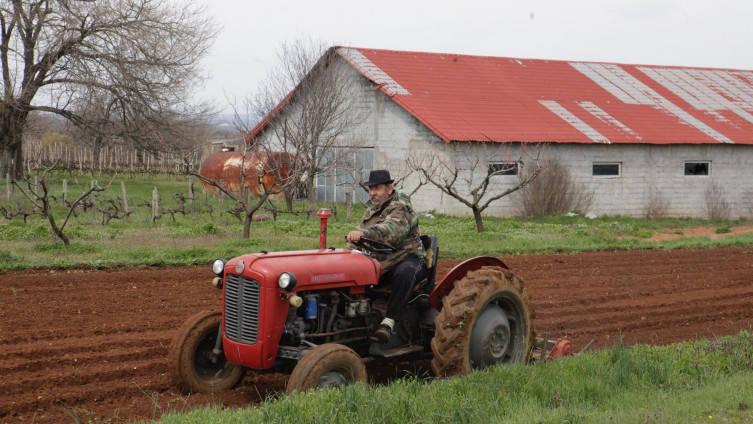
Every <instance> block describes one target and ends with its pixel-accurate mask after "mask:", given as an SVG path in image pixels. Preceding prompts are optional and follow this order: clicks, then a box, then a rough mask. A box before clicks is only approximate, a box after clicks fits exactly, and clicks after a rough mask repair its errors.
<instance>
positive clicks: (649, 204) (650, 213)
mask: <svg viewBox="0 0 753 424" xmlns="http://www.w3.org/2000/svg"><path fill="white" fill-rule="evenodd" d="M669 206H670V205H669V199H668V198H667V197H665V196H664V193H662V192H661V191H654V190H652V191H651V193H649V195H648V199H647V200H646V214H645V216H646V219H662V218H666V217H667V215H668V214H669Z"/></svg>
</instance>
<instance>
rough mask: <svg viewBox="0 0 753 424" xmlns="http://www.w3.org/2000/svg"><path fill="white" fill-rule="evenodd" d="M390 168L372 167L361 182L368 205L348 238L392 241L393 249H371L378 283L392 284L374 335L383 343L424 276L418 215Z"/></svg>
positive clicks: (423, 255) (423, 259) (351, 239)
mask: <svg viewBox="0 0 753 424" xmlns="http://www.w3.org/2000/svg"><path fill="white" fill-rule="evenodd" d="M393 182H394V180H392V179H391V178H390V173H389V171H386V170H374V171H371V172H370V173H369V179H368V181H366V182H365V183H364V185H365V186H366V187H368V191H369V198H370V201H371V206H370V207H368V208H367V209H366V212H365V213H364V215H363V219H361V223H360V224H359V225H358V228H357V229H356V230H353V231H351V232H350V233H348V235H347V237H346V239H347V241H348V242H350V243H353V242H358V241H360V240H361V238H362V237H366V238H369V239H373V240H378V241H381V242H383V243H386V244H389V245H392V246H393V247H395V249H396V251H395V252H394V253H374V254H372V256H373V257H374V258H375V259H376V260H378V261H379V262H380V264H381V274H380V277H379V284H380V285H384V284H390V283H391V284H392V288H391V290H390V294H389V297H388V299H387V312H386V313H385V316H384V319H383V320H382V322H381V324H379V328H378V329H377V331H376V334H375V336H376V338H377V339H378V340H379V341H380V342H382V343H388V342H389V341H390V339H391V335H392V331H393V329H394V327H395V322H397V321H399V320H400V319H401V318H402V316H401V314H402V310H403V309H404V308H405V306H406V304H407V303H408V300H409V297H410V294H411V292H412V291H413V287H414V285H415V284H416V282H417V281H421V280H423V279H424V278H425V276H426V263H425V258H426V252H425V250H424V246H423V243H421V238H420V233H419V230H418V215H417V214H416V213H415V212H414V211H413V207H412V205H411V203H410V200H409V199H408V198H406V197H402V196H399V195H398V193H397V191H395V189H394V187H393V185H392V183H393Z"/></svg>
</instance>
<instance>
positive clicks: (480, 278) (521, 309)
mask: <svg viewBox="0 0 753 424" xmlns="http://www.w3.org/2000/svg"><path fill="white" fill-rule="evenodd" d="M534 317H535V312H534V310H533V307H532V306H531V304H530V299H529V297H528V293H527V292H526V290H525V287H524V283H523V280H522V279H521V278H519V277H517V276H516V275H515V274H513V273H512V272H511V271H509V270H506V269H503V268H499V267H483V268H481V269H479V270H475V271H471V272H469V273H468V274H467V275H466V276H465V277H464V278H462V279H461V280H459V281H458V282H456V283H455V286H454V287H453V289H452V291H451V292H450V293H449V294H448V295H447V296H445V297H444V298H443V299H442V310H441V311H440V313H439V315H437V317H436V319H435V320H434V324H435V326H436V333H435V335H434V338H433V339H432V340H431V349H432V351H433V352H434V359H432V361H431V367H432V369H433V370H434V373H435V374H436V375H437V376H453V375H463V374H468V373H470V372H471V371H473V370H476V369H483V368H486V367H489V366H491V365H494V364H500V363H502V364H515V363H520V362H527V361H528V359H529V358H530V355H531V346H532V343H533V337H534V334H533V318H534Z"/></svg>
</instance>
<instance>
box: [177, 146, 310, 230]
mask: <svg viewBox="0 0 753 424" xmlns="http://www.w3.org/2000/svg"><path fill="white" fill-rule="evenodd" d="M300 160H301V158H300V157H298V156H296V155H292V154H289V153H287V152H284V151H282V152H281V151H279V150H277V151H271V149H270V148H269V146H267V145H264V144H261V143H252V144H245V143H244V150H243V152H242V156H241V166H240V170H241V171H240V172H241V179H240V190H239V191H233V190H229V189H227V188H226V187H225V186H224V185H223V184H220V182H218V181H216V180H214V179H212V178H208V177H206V176H203V175H201V174H200V173H198V172H196V171H195V170H193V169H191V168H190V167H188V166H186V168H185V169H186V173H187V174H188V175H193V176H195V177H196V178H198V179H199V180H201V181H203V182H205V183H207V184H209V185H211V186H213V187H215V188H216V189H217V190H219V191H220V192H222V193H223V194H224V195H226V196H228V197H229V198H231V199H232V200H234V201H235V202H236V204H237V207H236V208H235V209H234V211H233V214H237V216H241V215H242V216H243V238H249V237H250V236H251V222H252V221H253V218H254V214H255V213H256V212H258V211H259V209H261V207H262V206H263V205H264V203H265V202H267V200H268V199H269V198H270V196H273V195H277V194H281V193H284V192H285V190H286V189H287V188H289V187H290V186H292V185H293V184H295V182H296V180H297V179H298V178H299V175H300V171H299V170H300V165H299V163H300ZM184 161H185V163H186V165H188V161H187V160H186V159H184ZM252 181H253V183H255V184H254V185H255V186H257V187H259V192H258V193H256V195H254V196H252V195H251V192H250V187H248V186H250V185H252V184H250V183H251V182H252Z"/></svg>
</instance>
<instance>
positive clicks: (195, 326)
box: [168, 311, 246, 393]
mask: <svg viewBox="0 0 753 424" xmlns="http://www.w3.org/2000/svg"><path fill="white" fill-rule="evenodd" d="M221 324H222V314H221V313H220V312H213V311H201V312H199V313H198V314H196V315H194V316H192V317H191V318H189V319H188V320H186V322H185V323H183V325H182V326H181V327H180V329H179V330H178V331H177V332H176V333H175V336H173V340H172V342H171V343H170V351H169V352H170V353H169V360H168V365H169V367H170V373H171V374H172V376H173V378H174V379H175V380H176V382H178V383H179V384H180V385H181V386H183V387H184V388H186V389H188V390H190V391H192V392H195V393H214V392H219V391H222V390H228V389H231V388H233V387H234V386H235V385H236V384H238V383H239V382H240V381H241V379H243V375H244V374H245V372H246V370H245V369H244V368H243V367H240V366H237V365H235V364H232V363H230V362H228V360H227V359H225V355H224V354H220V355H218V356H215V355H213V354H212V350H213V349H214V346H215V342H216V341H217V335H218V332H219V329H220V325H221Z"/></svg>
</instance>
